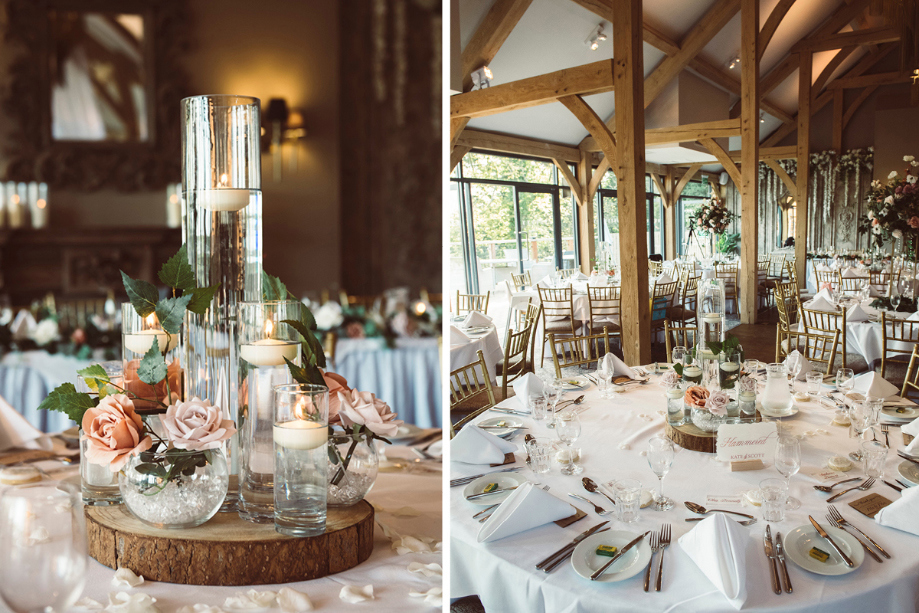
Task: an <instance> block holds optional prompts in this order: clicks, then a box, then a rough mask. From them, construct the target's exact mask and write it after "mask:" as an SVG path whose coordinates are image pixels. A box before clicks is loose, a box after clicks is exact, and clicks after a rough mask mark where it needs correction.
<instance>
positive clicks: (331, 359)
mask: <svg viewBox="0 0 919 613" xmlns="http://www.w3.org/2000/svg"><path fill="white" fill-rule="evenodd" d="M336 349H338V334H337V333H335V332H326V333H325V335H324V336H323V337H322V352H323V353H325V359H326V362H328V364H329V370H332V368H334V367H335V350H336Z"/></svg>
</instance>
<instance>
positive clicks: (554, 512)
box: [451, 438, 574, 543]
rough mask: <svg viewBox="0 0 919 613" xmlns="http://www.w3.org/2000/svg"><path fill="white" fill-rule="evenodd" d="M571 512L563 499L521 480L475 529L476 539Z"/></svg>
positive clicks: (495, 536)
mask: <svg viewBox="0 0 919 613" xmlns="http://www.w3.org/2000/svg"><path fill="white" fill-rule="evenodd" d="M453 441H456V439H455V438H454V439H453ZM451 444H453V443H451ZM455 453H456V452H455V451H454V454H455ZM573 514H574V510H573V509H572V507H571V505H570V504H568V503H567V502H563V501H561V500H559V499H558V498H556V497H555V496H553V495H552V494H550V493H549V492H547V491H545V490H543V489H542V488H541V487H536V486H534V485H533V484H532V483H524V484H523V485H521V486H519V487H518V488H517V489H516V490H514V491H513V492H511V495H510V496H508V497H507V500H505V501H504V502H502V503H501V506H500V507H498V508H497V509H495V512H494V513H492V514H491V517H490V518H489V519H488V521H486V522H485V523H484V524H483V525H482V528H481V529H480V530H479V536H478V539H477V540H478V541H479V542H480V543H488V542H491V541H497V540H498V539H503V538H504V537H507V536H511V535H513V534H517V533H519V532H526V531H527V530H530V529H532V528H536V527H538V526H542V525H543V524H548V523H549V522H552V521H558V520H559V519H564V518H566V517H571V516H572V515H573Z"/></svg>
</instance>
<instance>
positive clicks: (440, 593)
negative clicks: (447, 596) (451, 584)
mask: <svg viewBox="0 0 919 613" xmlns="http://www.w3.org/2000/svg"><path fill="white" fill-rule="evenodd" d="M408 595H409V596H411V597H412V598H424V602H425V603H426V604H429V605H431V606H432V607H437V608H438V609H439V608H440V607H442V606H443V604H444V589H443V588H442V587H432V588H431V589H429V590H428V591H427V592H419V591H417V590H412V591H410V592H409V593H408Z"/></svg>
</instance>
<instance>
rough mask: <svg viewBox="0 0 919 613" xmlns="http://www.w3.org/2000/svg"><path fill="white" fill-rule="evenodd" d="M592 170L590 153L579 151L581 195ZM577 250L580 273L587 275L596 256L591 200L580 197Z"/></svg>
mask: <svg viewBox="0 0 919 613" xmlns="http://www.w3.org/2000/svg"><path fill="white" fill-rule="evenodd" d="M592 169H593V166H592V165H591V163H590V153H588V152H586V151H581V161H580V162H578V189H580V190H581V193H582V194H586V193H587V186H588V185H589V184H590V171H591V170H592ZM572 189H574V186H572ZM578 249H579V251H580V252H581V272H583V273H584V274H587V275H589V274H590V271H591V268H593V259H594V257H596V254H597V249H596V245H594V205H593V198H586V197H582V202H579V203H578Z"/></svg>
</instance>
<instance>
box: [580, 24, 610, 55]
mask: <svg viewBox="0 0 919 613" xmlns="http://www.w3.org/2000/svg"><path fill="white" fill-rule="evenodd" d="M605 40H606V34H605V33H604V32H603V24H602V23H601V24H600V25H598V26H597V27H596V28H594V29H593V30H591V31H590V34H589V35H588V36H587V39H586V40H585V41H584V44H585V45H587V46H588V47H590V50H591V51H596V50H597V49H599V48H600V43H601V42H603V41H605Z"/></svg>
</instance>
